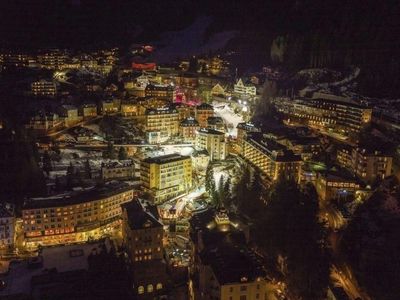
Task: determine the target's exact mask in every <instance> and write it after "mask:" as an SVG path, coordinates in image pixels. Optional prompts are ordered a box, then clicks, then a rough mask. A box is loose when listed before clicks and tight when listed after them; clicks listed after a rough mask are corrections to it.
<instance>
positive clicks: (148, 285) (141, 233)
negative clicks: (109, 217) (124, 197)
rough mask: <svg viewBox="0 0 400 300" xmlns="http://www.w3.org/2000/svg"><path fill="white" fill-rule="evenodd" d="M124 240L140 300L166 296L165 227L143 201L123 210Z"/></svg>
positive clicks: (126, 205)
mask: <svg viewBox="0 0 400 300" xmlns="http://www.w3.org/2000/svg"><path fill="white" fill-rule="evenodd" d="M122 210H123V212H122V237H123V244H124V245H125V248H126V251H127V254H128V257H129V260H130V263H131V266H132V273H133V274H132V275H133V276H132V277H133V287H134V293H135V295H136V297H137V299H157V297H159V296H161V295H163V294H164V291H165V287H166V282H167V276H166V264H165V262H164V251H163V250H164V249H163V238H164V229H163V224H162V223H161V222H160V221H159V220H158V218H157V216H156V215H155V213H152V212H156V211H157V208H156V207H150V206H149V205H148V204H147V203H144V202H141V200H138V199H137V200H134V201H132V202H129V203H126V204H124V205H123V208H122Z"/></svg>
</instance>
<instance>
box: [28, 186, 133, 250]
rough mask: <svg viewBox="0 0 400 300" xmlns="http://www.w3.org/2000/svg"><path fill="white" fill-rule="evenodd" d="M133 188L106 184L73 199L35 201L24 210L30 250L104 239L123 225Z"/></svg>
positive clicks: (49, 198)
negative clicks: (125, 205) (31, 248)
mask: <svg viewBox="0 0 400 300" xmlns="http://www.w3.org/2000/svg"><path fill="white" fill-rule="evenodd" d="M133 196H134V192H133V189H132V187H130V186H129V185H127V184H122V183H118V184H115V183H112V184H106V185H105V186H103V187H98V188H91V189H88V190H85V191H82V192H77V193H73V194H69V195H59V196H54V197H48V198H31V199H29V200H28V201H27V202H26V203H25V204H24V206H23V208H22V220H23V231H24V236H25V242H26V244H27V246H28V247H37V246H38V245H43V246H50V245H59V244H66V243H76V242H83V241H87V240H88V239H91V238H100V237H101V236H102V235H103V234H105V233H107V232H108V231H109V230H111V229H112V228H113V227H115V226H119V225H120V223H121V213H122V210H121V204H123V203H126V202H129V201H131V200H132V198H133Z"/></svg>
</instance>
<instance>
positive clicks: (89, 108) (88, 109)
mask: <svg viewBox="0 0 400 300" xmlns="http://www.w3.org/2000/svg"><path fill="white" fill-rule="evenodd" d="M80 113H81V115H82V116H83V118H93V117H97V105H96V104H94V103H85V104H82V105H81V107H80Z"/></svg>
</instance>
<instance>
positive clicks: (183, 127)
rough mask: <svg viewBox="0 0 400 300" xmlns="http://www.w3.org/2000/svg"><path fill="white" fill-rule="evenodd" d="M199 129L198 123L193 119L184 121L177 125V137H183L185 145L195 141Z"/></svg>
mask: <svg viewBox="0 0 400 300" xmlns="http://www.w3.org/2000/svg"><path fill="white" fill-rule="evenodd" d="M199 129H200V125H199V122H197V120H196V119H195V118H193V117H189V118H186V119H184V120H183V121H181V122H180V124H179V135H180V136H181V137H183V139H184V141H185V142H187V143H194V142H195V141H196V132H197V131H198V130H199Z"/></svg>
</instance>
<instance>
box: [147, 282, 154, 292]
mask: <svg viewBox="0 0 400 300" xmlns="http://www.w3.org/2000/svg"><path fill="white" fill-rule="evenodd" d="M147 292H148V293H152V292H153V285H152V284H149V285H148V286H147Z"/></svg>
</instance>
